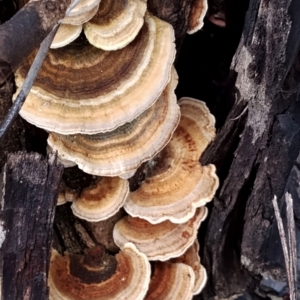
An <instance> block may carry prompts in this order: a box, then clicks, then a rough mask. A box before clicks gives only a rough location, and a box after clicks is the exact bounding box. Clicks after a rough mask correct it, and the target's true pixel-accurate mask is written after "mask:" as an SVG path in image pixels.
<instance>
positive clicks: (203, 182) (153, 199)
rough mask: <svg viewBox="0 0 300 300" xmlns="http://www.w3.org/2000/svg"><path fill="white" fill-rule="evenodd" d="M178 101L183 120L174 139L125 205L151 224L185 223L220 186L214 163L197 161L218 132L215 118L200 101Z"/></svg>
mask: <svg viewBox="0 0 300 300" xmlns="http://www.w3.org/2000/svg"><path fill="white" fill-rule="evenodd" d="M179 104H180V108H181V121H180V123H179V125H178V127H177V129H176V130H175V132H174V134H173V136H172V139H171V141H170V142H169V144H168V145H167V146H166V147H165V148H164V149H163V150H162V152H161V153H160V154H159V156H158V159H157V161H156V164H155V165H154V167H153V169H152V174H151V175H150V176H148V177H146V180H145V181H144V182H143V183H142V184H141V186H140V187H139V189H137V190H136V191H134V192H132V193H130V194H129V197H128V199H127V200H126V202H125V204H124V208H125V210H126V211H127V213H128V214H130V215H131V216H133V217H139V218H143V219H145V220H147V221H148V222H150V223H152V224H157V223H160V222H162V221H165V220H170V221H171V222H173V223H184V222H186V221H187V220H188V219H190V218H191V217H192V216H193V215H194V214H195V210H196V208H197V207H200V206H203V205H205V204H206V203H207V202H208V201H211V200H212V198H213V196H214V194H215V192H216V190H217V188H218V186H219V180H218V177H217V175H216V168H215V166H214V165H208V166H201V165H200V164H199V162H198V160H199V158H200V156H201V154H202V152H203V151H204V149H205V148H206V147H207V145H208V143H209V142H210V141H211V140H212V139H213V137H214V135H215V129H214V117H213V116H212V115H211V114H210V113H209V111H208V109H207V107H206V105H205V104H204V103H203V102H201V101H198V100H195V99H188V98H185V99H182V100H180V101H179ZM183 182H184V184H182V183H183Z"/></svg>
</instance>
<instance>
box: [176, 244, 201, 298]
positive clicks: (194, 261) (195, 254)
mask: <svg viewBox="0 0 300 300" xmlns="http://www.w3.org/2000/svg"><path fill="white" fill-rule="evenodd" d="M199 248H200V247H199V242H198V240H197V239H196V240H195V242H194V244H193V245H192V246H191V247H189V248H188V249H187V250H186V252H185V253H184V254H183V255H181V256H179V257H176V258H172V259H171V260H170V262H172V263H184V264H186V265H189V266H190V267H192V269H193V271H194V273H195V284H194V287H193V290H192V292H193V294H194V295H197V294H199V293H201V291H202V290H203V288H204V286H205V284H206V282H207V273H206V270H205V268H204V267H203V266H202V265H201V263H200V256H199Z"/></svg>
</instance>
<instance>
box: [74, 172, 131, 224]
mask: <svg viewBox="0 0 300 300" xmlns="http://www.w3.org/2000/svg"><path fill="white" fill-rule="evenodd" d="M128 193H129V183H128V180H124V179H121V178H120V177H101V178H99V179H98V180H97V182H96V183H94V184H93V185H92V186H89V187H88V188H85V189H84V190H83V191H82V193H81V195H80V196H79V197H78V198H76V199H75V200H74V201H73V203H72V205H71V209H72V211H73V213H74V215H75V216H77V217H78V218H81V219H84V220H87V221H90V222H98V221H102V220H105V219H108V218H109V217H111V216H113V215H114V214H116V213H117V212H118V210H119V209H120V208H121V207H122V206H123V204H124V202H125V200H126V198H127V196H128Z"/></svg>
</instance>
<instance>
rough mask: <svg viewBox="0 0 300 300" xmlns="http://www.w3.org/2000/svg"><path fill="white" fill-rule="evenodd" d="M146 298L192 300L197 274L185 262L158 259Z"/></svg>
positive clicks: (152, 299)
mask: <svg viewBox="0 0 300 300" xmlns="http://www.w3.org/2000/svg"><path fill="white" fill-rule="evenodd" d="M153 269H154V272H153V274H152V276H151V280H150V285H149V289H148V292H147V295H146V297H145V300H190V299H192V297H193V292H192V289H193V286H194V282H195V275H194V271H193V269H192V268H191V267H190V266H188V265H186V264H183V263H169V262H160V261H156V262H154V264H153Z"/></svg>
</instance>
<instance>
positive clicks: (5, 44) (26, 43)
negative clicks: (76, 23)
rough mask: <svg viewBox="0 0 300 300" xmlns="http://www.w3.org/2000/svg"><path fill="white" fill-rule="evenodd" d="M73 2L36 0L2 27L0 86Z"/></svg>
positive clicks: (65, 0)
mask: <svg viewBox="0 0 300 300" xmlns="http://www.w3.org/2000/svg"><path fill="white" fill-rule="evenodd" d="M70 3H71V0H47V1H41V0H35V1H31V2H29V3H27V4H26V5H25V6H24V7H23V8H22V9H21V10H20V11H19V12H18V13H17V14H15V15H14V16H13V17H12V18H11V19H10V20H9V21H7V22H5V23H4V24H3V25H1V26H0V84H1V83H3V82H4V81H5V80H6V78H7V77H8V76H9V75H10V74H11V71H12V70H13V71H14V70H15V69H16V68H17V67H18V66H19V65H20V63H21V62H22V60H23V59H25V58H26V57H27V56H28V55H29V54H30V53H31V52H32V51H33V50H34V49H36V48H37V47H38V46H39V45H40V44H41V42H42V41H43V40H44V39H45V37H46V36H47V35H48V33H49V32H50V31H51V30H52V28H53V26H54V25H55V24H57V22H58V21H59V20H60V19H62V18H63V16H64V14H65V11H66V9H67V7H68V6H69V4H70Z"/></svg>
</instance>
